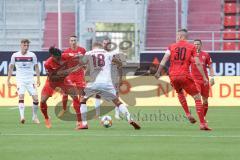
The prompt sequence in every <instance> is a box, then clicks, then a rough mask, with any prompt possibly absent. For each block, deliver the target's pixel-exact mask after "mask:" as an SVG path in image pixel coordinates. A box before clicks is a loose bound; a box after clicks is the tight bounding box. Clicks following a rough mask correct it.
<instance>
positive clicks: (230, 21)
mask: <svg viewBox="0 0 240 160" xmlns="http://www.w3.org/2000/svg"><path fill="white" fill-rule="evenodd" d="M236 25H237V22H236V16H225V17H224V26H226V27H230V26H236Z"/></svg>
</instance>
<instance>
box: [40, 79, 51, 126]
mask: <svg viewBox="0 0 240 160" xmlns="http://www.w3.org/2000/svg"><path fill="white" fill-rule="evenodd" d="M53 92H54V90H53V89H52V88H51V87H50V85H49V83H48V82H46V83H45V85H44V87H43V89H42V93H41V101H40V108H41V112H42V114H43V116H44V119H45V125H46V127H47V128H51V127H52V125H51V121H50V117H49V116H48V106H47V100H48V98H49V97H51V96H52V95H53Z"/></svg>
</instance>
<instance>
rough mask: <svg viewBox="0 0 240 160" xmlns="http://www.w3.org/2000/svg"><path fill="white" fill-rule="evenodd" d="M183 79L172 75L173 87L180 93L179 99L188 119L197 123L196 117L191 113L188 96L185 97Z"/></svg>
mask: <svg viewBox="0 0 240 160" xmlns="http://www.w3.org/2000/svg"><path fill="white" fill-rule="evenodd" d="M181 81H182V79H181V78H180V77H177V78H174V77H171V85H172V86H173V88H174V89H175V90H176V92H177V94H178V100H179V102H180V104H181V106H182V108H183V110H184V112H185V114H186V116H187V118H188V120H189V121H190V123H196V120H195V118H194V117H193V116H192V115H191V113H190V111H189V107H188V104H187V100H186V97H185V95H184V92H183V89H182V85H181Z"/></svg>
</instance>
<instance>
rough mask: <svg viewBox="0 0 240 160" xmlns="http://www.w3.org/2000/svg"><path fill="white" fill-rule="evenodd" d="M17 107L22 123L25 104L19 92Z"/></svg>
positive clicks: (23, 121) (22, 95)
mask: <svg viewBox="0 0 240 160" xmlns="http://www.w3.org/2000/svg"><path fill="white" fill-rule="evenodd" d="M18 99H19V100H18V109H19V113H20V122H21V123H22V124H24V123H25V117H24V110H25V106H24V94H19V96H18Z"/></svg>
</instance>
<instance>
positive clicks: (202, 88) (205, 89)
mask: <svg viewBox="0 0 240 160" xmlns="http://www.w3.org/2000/svg"><path fill="white" fill-rule="evenodd" d="M195 83H196V86H197V89H198V90H199V91H200V93H201V96H203V97H206V98H208V97H209V84H208V85H204V82H203V80H195Z"/></svg>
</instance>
